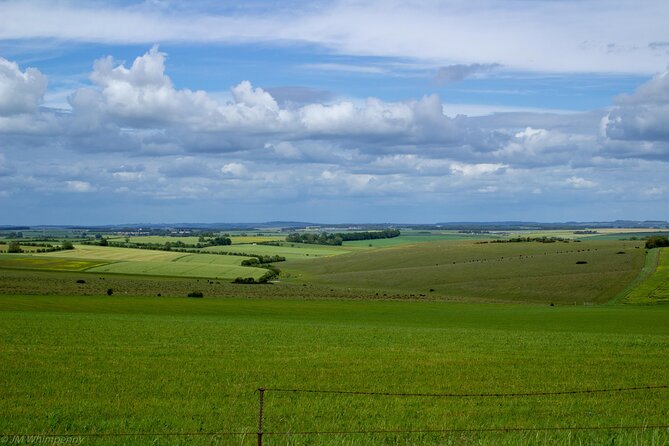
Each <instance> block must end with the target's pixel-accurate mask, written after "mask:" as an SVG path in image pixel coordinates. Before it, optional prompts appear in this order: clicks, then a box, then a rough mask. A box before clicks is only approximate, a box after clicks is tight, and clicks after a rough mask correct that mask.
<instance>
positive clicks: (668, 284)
mask: <svg viewBox="0 0 669 446" xmlns="http://www.w3.org/2000/svg"><path fill="white" fill-rule="evenodd" d="M649 260H650V263H651V264H650V265H649V268H648V269H649V274H647V275H646V276H645V277H644V279H645V280H643V281H642V282H641V283H639V284H638V285H637V286H636V287H635V288H634V289H632V290H631V291H630V292H629V293H628V294H627V295H626V299H625V302H627V303H658V302H669V248H655V249H652V250H651V251H650V253H649Z"/></svg>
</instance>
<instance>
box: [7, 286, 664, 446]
mask: <svg viewBox="0 0 669 446" xmlns="http://www.w3.org/2000/svg"><path fill="white" fill-rule="evenodd" d="M668 318H669V307H657V306H656V307H630V306H618V307H597V308H583V307H576V308H575V307H561V308H551V307H546V306H544V307H537V306H519V305H475V304H445V303H419V302H404V303H403V302H387V301H386V302H370V301H357V302H356V301H291V300H256V299H250V300H249V299H246V300H236V299H224V300H223V299H171V298H123V297H116V296H114V297H111V298H106V297H105V298H101V297H100V298H94V297H63V296H59V297H39V296H32V297H21V296H2V297H0V340H1V342H0V376H1V377H2V378H1V379H0V394H1V395H2V398H1V399H0V413H2V414H3V416H2V417H0V432H2V433H3V434H8V433H18V434H30V433H48V434H52V435H56V434H59V433H71V434H75V433H89V434H91V433H98V434H103V433H119V432H121V433H147V432H158V433H160V432H163V433H167V432H217V431H235V432H248V433H249V434H248V435H246V436H236V437H232V438H228V437H224V438H219V439H218V440H217V439H215V438H211V437H210V436H207V435H204V436H201V437H197V436H196V437H185V438H180V437H156V436H151V435H149V436H146V437H113V436H112V437H104V436H103V437H87V438H86V439H85V444H119V442H122V443H124V444H147V443H152V444H255V436H254V435H253V432H254V431H255V428H256V423H257V397H258V396H257V394H254V390H255V389H256V388H258V387H260V386H266V387H287V388H293V387H297V388H313V389H340V390H365V391H381V392H383V391H390V392H411V393H498V392H499V393H509V392H541V391H560V390H569V389H601V388H617V387H635V386H640V385H663V384H667V383H669V356H668V355H667V354H666V353H667V348H668V347H669V324H667V323H666V321H667V319H668ZM667 413H669V390H667V389H664V390H655V391H632V392H614V393H599V394H598V393H594V394H585V395H584V394H577V395H560V396H536V397H524V398H522V397H507V398H448V399H443V398H399V397H380V396H347V395H314V394H282V393H276V392H271V391H270V392H268V393H267V395H266V400H265V415H264V419H265V430H266V431H280V432H287V431H303V430H307V431H314V430H321V431H333V430H335V431H356V430H392V429H426V428H432V429H447V428H460V429H483V428H508V427H525V428H532V427H579V426H581V427H585V426H590V427H592V426H600V427H601V426H620V425H623V426H624V425H655V424H664V425H666V424H667ZM667 441H669V432H667V430H666V429H662V430H658V429H650V428H647V429H645V430H640V431H635V430H618V429H603V430H596V431H578V430H576V431H548V432H490V433H477V432H460V433H454V434H448V435H442V434H399V433H398V434H384V435H382V434H375V435H350V436H325V435H324V436H291V437H286V436H281V437H278V436H277V437H272V436H268V437H267V439H266V442H267V444H270V445H271V444H291V445H300V444H310V445H311V444H328V445H329V444H336V445H365V444H421V445H422V444H477V445H478V444H485V445H493V444H513V445H516V444H656V445H661V444H666V443H667Z"/></svg>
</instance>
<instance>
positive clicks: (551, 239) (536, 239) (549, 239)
mask: <svg viewBox="0 0 669 446" xmlns="http://www.w3.org/2000/svg"><path fill="white" fill-rule="evenodd" d="M521 242H539V243H555V242H563V243H569V240H568V239H566V238H562V237H546V236H544V237H514V238H509V239H504V240H491V241H490V243H521Z"/></svg>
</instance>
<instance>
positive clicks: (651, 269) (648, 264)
mask: <svg viewBox="0 0 669 446" xmlns="http://www.w3.org/2000/svg"><path fill="white" fill-rule="evenodd" d="M660 249H661V248H660ZM660 249H650V250H648V252H647V253H646V256H645V259H644V265H643V267H642V268H641V270H640V271H639V274H637V276H636V277H635V278H634V280H632V282H631V283H630V284H629V285H628V286H627V287H626V288H625V289H624V290H622V291H620V292H619V293H618V294H616V295H615V296H614V297H613V299H611V300H610V301H609V302H608V303H609V304H619V303H621V302H622V301H624V300H625V299H626V298H627V296H629V295H630V293H631V292H632V291H634V289H635V288H637V287H638V286H639V285H641V284H642V283H643V282H645V281H646V280H647V279H649V278H650V277H651V276H652V275H653V273H655V271H657V267H658V266H659V264H660Z"/></svg>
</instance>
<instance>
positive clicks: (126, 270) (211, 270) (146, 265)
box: [88, 256, 267, 280]
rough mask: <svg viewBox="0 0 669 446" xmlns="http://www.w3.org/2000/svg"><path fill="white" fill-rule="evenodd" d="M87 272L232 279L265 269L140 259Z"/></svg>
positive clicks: (252, 275)
mask: <svg viewBox="0 0 669 446" xmlns="http://www.w3.org/2000/svg"><path fill="white" fill-rule="evenodd" d="M221 257H222V256H221ZM88 272H91V273H112V274H133V275H141V276H171V277H199V278H210V279H222V280H232V279H235V278H236V277H253V278H254V279H258V278H260V277H262V275H263V274H265V273H266V272H267V270H266V269H262V268H250V267H245V266H234V265H230V264H220V263H196V262H158V261H142V262H115V263H110V264H107V265H102V266H98V267H94V268H90V269H88Z"/></svg>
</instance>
